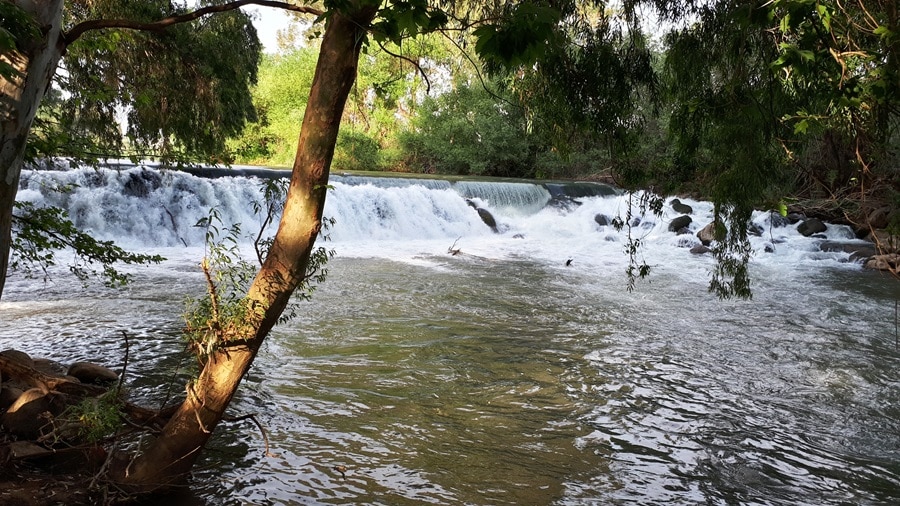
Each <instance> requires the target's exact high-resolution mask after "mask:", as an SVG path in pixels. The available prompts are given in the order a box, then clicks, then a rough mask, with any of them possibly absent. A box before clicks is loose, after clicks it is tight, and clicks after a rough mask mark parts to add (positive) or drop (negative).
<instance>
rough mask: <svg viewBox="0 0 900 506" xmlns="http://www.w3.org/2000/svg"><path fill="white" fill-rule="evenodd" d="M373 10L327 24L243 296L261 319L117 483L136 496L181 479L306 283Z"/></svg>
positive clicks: (213, 361)
mask: <svg viewBox="0 0 900 506" xmlns="http://www.w3.org/2000/svg"><path fill="white" fill-rule="evenodd" d="M376 12H377V7H376V6H373V5H372V4H371V3H370V4H369V6H367V7H359V8H356V9H355V11H354V12H353V14H341V13H337V12H335V13H333V14H332V15H331V16H330V17H329V18H328V21H327V25H326V29H325V35H324V37H323V39H322V45H321V49H320V52H319V59H318V64H317V66H316V73H315V77H314V79H313V84H312V88H311V89H310V96H309V102H308V104H307V107H306V113H305V115H304V117H303V125H302V128H301V132H300V140H299V143H298V146H297V155H296V158H295V161H294V168H293V172H292V175H291V184H290V188H289V190H288V194H287V201H286V203H285V208H284V213H283V214H282V217H281V222H280V224H279V227H278V232H277V234H276V235H275V239H274V243H273V244H272V247H271V249H270V252H269V255H268V257H267V258H266V261H265V262H264V264H263V266H262V268H261V269H260V271H259V273H258V274H257V276H256V278H255V280H254V282H253V285H252V286H251V287H250V290H249V292H248V298H249V299H250V301H252V303H253V304H254V307H256V308H259V310H260V314H261V316H260V318H259V319H258V320H257V321H255V322H253V326H254V328H253V330H252V332H251V333H250V334H248V336H247V338H246V339H245V340H243V341H240V342H235V341H231V342H230V343H228V344H226V347H225V348H223V349H220V350H219V351H217V352H215V353H214V354H213V355H211V356H210V357H209V360H208V362H207V363H206V365H205V367H204V368H203V370H202V371H201V372H200V375H199V377H198V378H197V380H196V381H195V382H194V383H193V384H192V385H191V386H189V387H188V395H187V398H186V399H185V401H184V403H183V404H182V405H181V407H180V408H179V410H178V411H177V412H176V413H175V415H174V416H173V417H172V418H171V419H170V421H169V423H168V424H167V425H166V426H165V428H164V429H163V431H162V433H161V434H160V435H159V437H158V438H157V439H156V440H155V441H153V442H152V443H151V444H150V445H149V446H148V447H147V448H146V450H145V451H144V452H143V453H142V454H141V455H139V456H138V457H136V459H135V460H134V461H132V462H131V463H130V464H128V465H127V466H125V467H124V468H122V469H119V470H118V472H117V475H116V476H115V478H116V479H117V481H119V482H120V483H122V484H123V485H125V486H127V487H129V488H131V489H133V490H137V491H147V490H152V489H154V488H157V487H166V486H169V485H172V484H174V483H176V482H178V481H180V480H182V479H183V478H185V477H186V475H187V473H188V472H190V470H191V467H192V466H193V464H194V462H195V461H196V459H197V457H198V456H199V454H200V451H201V450H202V449H203V447H204V445H205V444H206V442H207V440H208V439H209V437H210V436H211V434H212V431H213V429H214V428H215V427H216V425H217V424H218V423H219V421H220V420H221V419H222V417H223V415H224V413H225V409H226V408H227V407H228V404H229V402H230V401H231V399H232V397H233V396H234V393H235V391H236V390H237V387H238V385H239V384H240V381H241V379H242V378H243V377H244V375H245V374H246V373H247V370H248V369H249V368H250V365H251V363H252V362H253V359H254V358H255V357H256V354H257V351H258V350H259V347H260V345H261V344H262V342H263V340H264V339H265V337H266V335H267V334H268V333H269V331H270V330H271V329H272V327H273V326H274V325H275V323H277V321H278V319H279V317H280V316H281V313H282V312H283V311H284V309H285V307H286V306H287V304H288V301H289V299H290V297H291V294H292V293H293V292H294V289H295V288H296V287H297V286H298V285H299V284H300V282H301V281H302V280H303V279H304V277H305V274H306V269H307V266H308V264H309V259H310V254H311V252H312V249H313V246H314V243H315V240H316V236H317V235H318V233H319V230H320V228H321V222H322V210H323V207H324V205H325V195H326V185H327V184H328V171H329V168H330V166H331V159H332V157H333V155H334V147H335V143H336V142H337V134H338V127H339V125H340V121H341V116H342V114H343V111H344V104H345V103H346V101H347V96H348V95H349V93H350V89H351V87H352V86H353V81H354V79H355V78H356V70H357V63H358V60H359V52H360V46H361V43H362V41H363V39H364V37H365V28H366V27H367V26H369V23H370V22H371V21H372V19H373V18H374V16H375V13H376Z"/></svg>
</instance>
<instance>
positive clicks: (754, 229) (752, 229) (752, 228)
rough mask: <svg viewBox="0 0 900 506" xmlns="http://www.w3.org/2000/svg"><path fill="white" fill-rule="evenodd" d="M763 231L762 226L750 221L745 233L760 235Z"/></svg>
mask: <svg viewBox="0 0 900 506" xmlns="http://www.w3.org/2000/svg"><path fill="white" fill-rule="evenodd" d="M763 232H764V230H763V228H762V227H760V226H759V225H757V224H756V223H751V224H750V225H749V226H748V227H747V235H752V236H754V237H762V235H763Z"/></svg>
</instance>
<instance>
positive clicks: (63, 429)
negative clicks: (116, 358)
mask: <svg viewBox="0 0 900 506" xmlns="http://www.w3.org/2000/svg"><path fill="white" fill-rule="evenodd" d="M118 378H119V377H118V375H117V374H116V373H115V372H114V371H112V370H110V369H107V368H106V367H102V366H99V365H96V364H92V363H89V362H76V363H74V364H72V365H70V366H69V367H64V366H62V365H61V364H58V363H56V362H53V361H50V360H46V359H32V358H31V357H30V356H29V355H28V354H26V353H23V352H21V351H17V350H6V351H3V352H0V413H2V414H0V425H2V429H3V431H2V432H0V469H2V467H3V466H4V465H6V464H8V463H9V462H11V461H16V460H23V459H41V458H46V457H48V456H50V455H53V454H57V453H59V451H58V450H56V449H55V448H54V446H55V445H58V444H59V443H60V442H61V441H63V440H65V442H66V445H67V446H69V445H71V444H72V443H76V442H77V440H76V439H77V435H78V433H79V430H78V429H79V427H78V420H77V419H73V417H67V416H65V414H66V413H67V409H69V407H70V406H73V405H76V404H79V403H81V402H83V401H84V400H85V399H86V398H96V397H98V396H100V395H103V394H104V393H106V392H107V391H108V389H109V387H110V386H112V385H114V384H115V383H116V382H117V381H118Z"/></svg>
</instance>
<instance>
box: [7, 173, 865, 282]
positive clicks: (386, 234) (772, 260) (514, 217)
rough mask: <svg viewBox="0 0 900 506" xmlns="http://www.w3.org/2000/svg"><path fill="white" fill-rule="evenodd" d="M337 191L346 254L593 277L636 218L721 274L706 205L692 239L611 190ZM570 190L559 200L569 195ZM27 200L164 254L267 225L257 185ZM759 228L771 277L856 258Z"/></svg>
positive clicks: (58, 194) (158, 182) (792, 230)
mask: <svg viewBox="0 0 900 506" xmlns="http://www.w3.org/2000/svg"><path fill="white" fill-rule="evenodd" d="M273 173H274V172H273ZM276 174H277V173H276ZM331 184H332V189H331V190H330V191H329V196H328V200H327V204H326V209H325V214H326V216H328V217H330V218H333V219H334V220H335V222H336V223H335V225H334V226H333V227H332V228H331V229H330V231H329V232H328V233H329V236H330V238H331V240H332V242H333V245H334V247H335V248H337V249H338V251H339V252H341V253H342V254H347V255H351V256H352V255H363V256H383V257H385V258H392V259H403V258H406V259H409V258H413V257H417V256H421V255H430V254H439V253H441V252H442V251H445V250H446V249H447V248H448V247H449V246H451V245H452V244H453V243H454V242H456V243H457V248H459V249H460V250H461V251H462V252H464V253H469V254H472V255H476V256H480V257H486V258H494V259H503V258H511V257H521V256H528V257H533V258H539V259H542V260H545V261H547V262H553V263H562V262H564V261H565V260H567V259H573V261H574V262H578V263H579V264H583V265H584V266H586V267H587V266H591V267H600V266H608V265H616V266H620V265H624V264H623V262H625V261H626V257H625V255H624V254H623V250H624V245H625V243H626V242H627V241H628V234H629V231H628V230H621V231H619V230H615V229H614V228H613V227H612V226H610V225H599V224H598V222H597V221H596V220H595V218H596V217H598V216H601V215H602V216H605V217H607V218H609V219H611V218H613V217H616V216H621V217H624V216H625V215H626V212H627V211H628V209H629V208H631V212H632V213H633V214H634V216H635V218H636V219H635V220H634V222H635V223H634V225H635V226H634V227H632V229H631V230H630V234H631V237H632V238H635V239H640V240H641V242H642V244H643V246H644V250H643V252H642V254H643V255H645V259H646V260H647V261H648V262H649V263H650V264H651V265H659V266H672V265H680V266H681V267H683V268H685V269H688V270H692V269H696V268H700V269H701V270H702V269H707V268H708V266H709V262H708V261H707V260H706V259H704V258H696V257H695V256H694V255H691V254H690V253H688V249H689V248H690V247H691V246H693V245H696V244H699V240H698V239H697V238H696V237H695V236H694V234H693V233H696V231H697V230H699V229H700V228H702V227H703V226H704V225H706V224H707V223H709V222H710V221H711V220H712V207H711V205H710V204H709V203H705V202H696V201H686V202H687V203H689V204H690V205H692V206H693V208H694V213H693V214H692V218H693V222H692V223H691V225H690V226H689V228H690V229H691V231H692V234H690V235H677V234H676V233H674V232H671V231H669V224H670V222H671V220H672V219H673V218H675V217H676V216H678V215H679V213H676V212H675V211H674V210H673V209H672V208H671V207H670V206H665V208H664V212H663V215H662V216H654V215H653V214H641V213H640V209H639V208H638V206H637V203H636V202H637V197H634V198H629V196H627V195H622V194H617V193H612V192H609V191H607V190H606V189H605V188H598V191H596V192H595V193H596V196H582V197H579V198H577V199H572V198H569V199H564V200H562V201H560V202H557V204H558V205H553V206H551V205H548V203H549V202H550V201H551V193H550V191H548V189H547V188H546V187H544V186H542V185H539V184H533V183H510V182H497V183H492V182H482V181H471V182H467V181H456V182H449V181H443V180H435V179H422V180H417V179H408V178H374V177H359V176H347V175H343V176H342V175H338V176H335V177H333V178H332V181H331ZM559 188H560V186H559V185H555V186H554V187H553V188H552V189H553V190H554V192H556V193H559V192H560V190H559ZM58 190H61V191H58ZM578 191H579V192H581V193H583V192H584V190H583V189H579V190H578ZM19 199H20V200H24V201H29V202H34V203H36V204H39V205H54V206H59V207H62V208H63V209H65V210H67V211H68V213H69V215H70V217H71V219H72V220H73V221H74V222H75V224H76V225H77V226H79V227H80V228H82V229H84V230H88V231H90V232H91V233H93V234H95V235H97V236H98V237H100V238H102V239H107V240H115V241H117V242H119V243H121V244H123V245H125V246H128V247H132V248H138V249H145V248H148V249H152V248H156V247H176V246H190V247H197V246H202V243H203V237H204V230H203V229H201V228H198V227H196V226H195V225H196V224H197V223H198V221H199V220H201V219H202V218H204V217H206V216H207V215H208V213H209V211H210V209H211V208H216V209H217V210H218V212H219V214H220V216H221V217H222V221H223V222H224V223H225V224H226V225H230V224H233V223H239V224H241V226H242V228H243V229H244V230H245V232H246V234H247V237H248V238H249V237H251V236H255V231H256V230H257V229H258V227H259V223H260V218H259V217H258V216H257V215H256V214H255V213H254V209H253V205H252V203H253V202H259V201H261V199H262V197H261V189H260V183H259V180H258V179H257V178H255V177H249V178H248V177H217V178H203V177H197V176H193V175H191V174H187V173H184V172H176V171H159V170H156V169H147V168H131V169H126V170H118V171H113V170H99V171H98V170H92V169H79V170H68V171H26V172H25V173H24V174H23V177H22V183H21V190H20V192H19ZM475 206H478V207H481V208H484V209H485V210H487V211H489V212H490V213H491V214H492V215H493V217H494V218H495V219H496V221H497V225H498V227H497V228H498V231H499V233H493V232H492V231H491V229H490V228H489V227H488V226H487V225H485V223H484V222H483V221H482V219H481V218H480V217H479V215H478V212H477V211H476V209H475V208H474V207H475ZM754 223H755V224H756V225H757V226H758V228H759V229H760V230H762V231H763V234H762V235H761V236H759V237H755V238H753V239H752V243H753V247H754V251H755V253H754V261H755V262H757V263H760V264H762V265H784V266H785V267H786V268H787V269H796V268H798V265H808V264H809V262H814V261H820V262H825V263H827V264H829V265H833V264H835V263H842V262H845V261H846V260H847V259H848V257H849V254H848V253H844V252H835V253H826V252H822V251H820V250H819V248H818V246H817V245H818V244H819V243H820V242H821V241H822V238H807V237H803V236H802V235H800V234H799V233H798V232H797V230H796V226H795V225H794V226H787V227H773V226H771V223H770V214H769V213H767V212H758V213H756V215H755V216H754ZM823 237H824V238H827V239H831V240H843V241H848V240H853V234H852V231H851V230H850V229H849V228H848V227H845V226H835V225H829V227H828V230H827V231H826V232H825V233H824V235H823ZM248 240H249V239H248ZM767 249H768V250H771V251H770V252H768V253H767V252H766V250H767ZM851 267H852V266H851ZM693 275H694V274H692V276H693Z"/></svg>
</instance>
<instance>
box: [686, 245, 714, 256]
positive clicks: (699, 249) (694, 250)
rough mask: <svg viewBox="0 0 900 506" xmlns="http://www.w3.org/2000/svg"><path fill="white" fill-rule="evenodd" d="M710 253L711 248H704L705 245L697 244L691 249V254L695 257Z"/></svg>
mask: <svg viewBox="0 0 900 506" xmlns="http://www.w3.org/2000/svg"><path fill="white" fill-rule="evenodd" d="M710 252H712V248H710V247H709V246H706V245H705V244H698V245H696V246H694V247H693V248H691V253H693V254H695V255H705V254H707V253H710Z"/></svg>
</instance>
